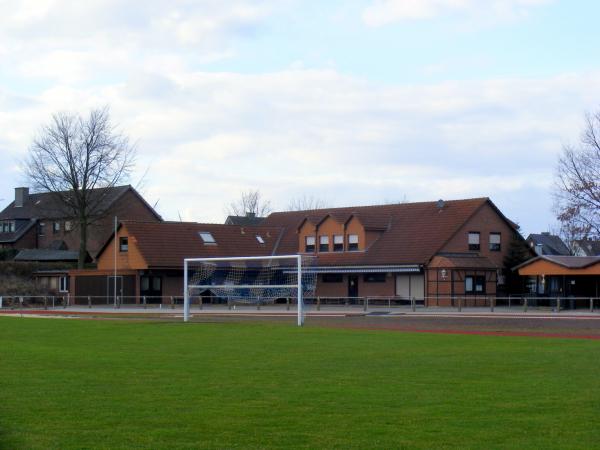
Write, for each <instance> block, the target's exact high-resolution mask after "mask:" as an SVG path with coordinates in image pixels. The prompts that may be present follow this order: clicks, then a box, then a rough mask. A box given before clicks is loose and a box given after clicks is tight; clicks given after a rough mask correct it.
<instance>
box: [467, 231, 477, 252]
mask: <svg viewBox="0 0 600 450" xmlns="http://www.w3.org/2000/svg"><path fill="white" fill-rule="evenodd" d="M469 250H479V231H469Z"/></svg>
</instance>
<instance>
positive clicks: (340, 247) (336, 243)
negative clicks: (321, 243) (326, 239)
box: [333, 234, 344, 252]
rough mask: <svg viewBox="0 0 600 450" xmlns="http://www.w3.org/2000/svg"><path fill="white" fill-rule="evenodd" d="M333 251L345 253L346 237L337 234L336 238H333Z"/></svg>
mask: <svg viewBox="0 0 600 450" xmlns="http://www.w3.org/2000/svg"><path fill="white" fill-rule="evenodd" d="M333 251H334V252H343V251H344V236H342V235H341V234H336V235H335V236H333Z"/></svg>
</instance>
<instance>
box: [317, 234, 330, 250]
mask: <svg viewBox="0 0 600 450" xmlns="http://www.w3.org/2000/svg"><path fill="white" fill-rule="evenodd" d="M319 251H320V252H328V251H329V236H319Z"/></svg>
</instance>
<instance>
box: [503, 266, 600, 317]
mask: <svg viewBox="0 0 600 450" xmlns="http://www.w3.org/2000/svg"><path fill="white" fill-rule="evenodd" d="M515 269H516V270H518V272H519V275H521V276H523V277H528V278H529V279H531V280H533V286H534V291H535V292H537V293H538V294H539V295H541V296H544V297H551V298H556V297H571V300H570V301H569V304H567V305H564V306H563V307H569V308H575V307H584V308H587V307H588V306H589V299H590V298H592V297H599V296H600V256H555V255H541V256H536V257H535V258H531V259H529V260H528V261H526V262H524V263H523V264H520V265H519V266H517V267H516V268H515ZM532 290H533V289H532Z"/></svg>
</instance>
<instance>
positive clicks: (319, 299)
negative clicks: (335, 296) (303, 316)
mask: <svg viewBox="0 0 600 450" xmlns="http://www.w3.org/2000/svg"><path fill="white" fill-rule="evenodd" d="M317 311H321V297H317Z"/></svg>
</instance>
